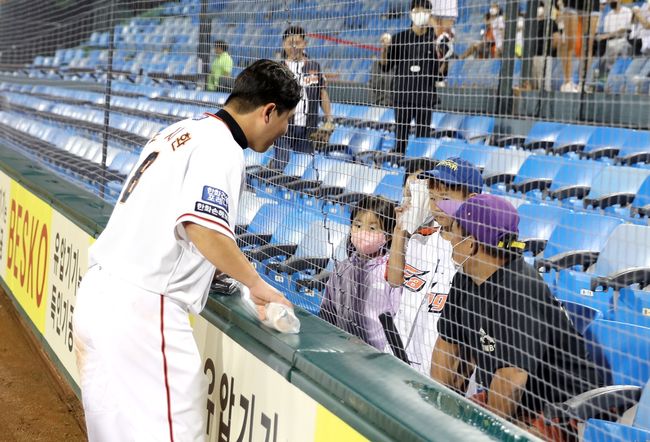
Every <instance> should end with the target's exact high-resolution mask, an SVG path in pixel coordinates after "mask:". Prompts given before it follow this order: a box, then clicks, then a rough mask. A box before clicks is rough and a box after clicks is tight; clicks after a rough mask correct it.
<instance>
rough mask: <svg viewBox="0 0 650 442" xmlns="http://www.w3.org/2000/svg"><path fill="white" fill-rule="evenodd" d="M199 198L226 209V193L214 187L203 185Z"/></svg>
mask: <svg viewBox="0 0 650 442" xmlns="http://www.w3.org/2000/svg"><path fill="white" fill-rule="evenodd" d="M201 199H202V200H203V201H205V202H208V203H212V204H216V205H217V206H219V207H222V208H223V209H225V210H229V209H228V194H227V193H226V192H224V191H223V190H221V189H217V188H216V187H210V186H203V195H202V196H201Z"/></svg>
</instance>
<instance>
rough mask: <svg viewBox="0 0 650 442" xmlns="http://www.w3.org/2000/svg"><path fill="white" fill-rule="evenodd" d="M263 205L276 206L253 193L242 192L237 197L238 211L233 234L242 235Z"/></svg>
mask: <svg viewBox="0 0 650 442" xmlns="http://www.w3.org/2000/svg"><path fill="white" fill-rule="evenodd" d="M265 204H271V205H274V204H275V205H277V202H274V201H273V200H272V199H270V198H264V197H259V196H257V195H255V193H253V192H249V191H246V190H245V191H243V192H242V193H241V195H240V197H239V210H238V211H237V220H236V222H235V233H236V234H238V235H239V234H241V233H243V232H244V231H245V230H246V228H247V227H248V225H249V224H250V223H251V221H253V218H255V215H257V212H258V211H259V210H260V208H261V207H262V206H263V205H265Z"/></svg>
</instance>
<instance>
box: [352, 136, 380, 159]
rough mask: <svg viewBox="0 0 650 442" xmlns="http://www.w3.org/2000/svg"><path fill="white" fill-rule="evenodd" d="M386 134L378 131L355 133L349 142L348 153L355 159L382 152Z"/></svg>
mask: <svg viewBox="0 0 650 442" xmlns="http://www.w3.org/2000/svg"><path fill="white" fill-rule="evenodd" d="M384 136H385V135H384V133H383V132H380V131H378V130H363V131H359V132H357V133H355V134H354V135H353V136H352V138H350V141H349V142H348V151H349V153H350V154H351V155H352V156H353V157H354V158H359V155H360V154H364V153H366V152H377V151H380V150H382V145H383V141H384Z"/></svg>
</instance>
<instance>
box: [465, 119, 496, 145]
mask: <svg viewBox="0 0 650 442" xmlns="http://www.w3.org/2000/svg"><path fill="white" fill-rule="evenodd" d="M493 130H494V117H486V116H480V115H479V116H467V117H465V119H464V120H463V122H462V123H461V125H460V135H461V137H462V138H463V139H465V140H467V141H468V142H470V143H473V142H477V141H485V140H487V139H488V138H489V137H490V136H491V135H492V131H493Z"/></svg>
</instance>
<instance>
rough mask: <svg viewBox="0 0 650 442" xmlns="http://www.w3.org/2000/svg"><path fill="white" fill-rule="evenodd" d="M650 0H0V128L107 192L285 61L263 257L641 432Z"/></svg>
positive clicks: (491, 395) (506, 393)
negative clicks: (156, 139) (254, 67)
mask: <svg viewBox="0 0 650 442" xmlns="http://www.w3.org/2000/svg"><path fill="white" fill-rule="evenodd" d="M649 5H650V3H645V2H642V3H631V2H611V3H598V2H596V1H594V0H583V1H579V0H564V1H562V0H560V1H557V2H553V3H551V2H549V1H546V2H542V1H539V0H528V1H523V0H522V1H517V0H506V1H500V2H496V3H494V4H489V3H488V2H487V1H478V0H433V2H432V4H431V3H429V2H428V0H424V1H413V2H411V1H405V0H403V1H398V0H393V1H384V0H363V1H342V0H328V1H321V0H277V1H264V2H256V1H249V0H245V1H215V0H203V1H198V0H184V1H181V2H159V1H147V2H145V1H134V0H132V1H118V0H113V1H95V2H91V1H88V2H82V1H77V2H69V1H49V2H48V1H33V2H19V1H6V2H3V3H2V5H0V64H1V66H0V70H1V71H2V72H1V73H0V94H1V97H2V109H1V110H0V133H1V134H2V138H1V140H2V143H3V144H5V145H7V146H10V147H12V148H15V149H17V150H20V151H21V152H23V153H24V154H26V155H28V156H30V157H32V158H33V159H34V160H35V161H39V162H41V163H43V164H46V165H47V166H48V167H50V168H52V169H53V170H54V171H56V172H57V173H59V174H61V175H62V176H65V177H66V178H68V179H69V180H70V181H73V182H75V183H78V184H79V185H81V186H83V187H85V188H87V189H88V190H90V191H92V192H95V193H97V194H99V195H100V196H102V197H103V198H105V199H107V200H109V201H116V200H117V199H118V197H119V194H120V192H121V189H122V187H123V185H124V183H125V180H126V178H127V176H128V175H129V173H130V172H131V170H132V169H133V168H134V166H136V165H138V164H139V153H140V151H141V149H142V146H143V145H144V144H145V143H146V142H147V140H148V139H150V138H151V137H152V136H154V135H155V134H156V133H158V132H159V131H160V130H162V129H163V128H165V127H167V126H168V125H170V124H172V123H174V122H176V121H179V120H182V119H184V118H190V117H194V116H199V115H201V114H202V113H203V112H205V111H210V112H214V111H215V110H216V109H218V108H220V107H221V106H222V105H223V104H224V102H225V99H226V98H227V96H228V91H229V90H230V88H231V87H232V84H233V79H234V77H236V76H237V75H238V74H239V72H241V71H242V70H243V69H244V68H245V67H246V66H247V65H248V64H250V63H251V62H252V61H254V60H257V59H259V58H270V59H275V60H279V61H280V60H281V61H284V62H285V63H286V64H287V66H288V67H289V68H290V69H291V70H292V71H294V73H295V74H296V76H297V78H298V79H299V81H300V82H301V84H302V85H303V87H304V99H303V101H301V102H300V103H299V105H298V108H297V113H296V116H295V117H294V120H293V124H292V125H291V126H290V128H289V131H288V133H287V135H286V136H285V137H283V138H282V139H280V140H278V141H277V142H276V145H275V147H274V148H272V149H271V150H270V151H268V152H267V153H264V154H258V153H255V152H253V151H250V150H247V151H246V152H245V158H246V169H247V177H246V185H245V188H244V189H243V192H242V195H241V203H240V207H239V212H238V220H237V225H236V226H233V227H234V229H235V231H236V233H237V234H238V235H239V240H238V241H239V245H240V246H241V248H242V250H244V251H245V253H246V255H247V256H248V257H249V258H250V260H251V261H252V262H253V263H254V264H255V266H256V268H257V269H258V271H259V272H260V273H261V274H262V275H263V277H264V278H265V279H266V280H267V281H269V282H270V283H271V284H273V285H274V286H276V287H277V288H279V289H280V290H281V291H282V292H283V293H285V294H286V296H287V297H288V298H289V299H290V300H291V301H292V302H294V303H295V304H296V305H299V306H301V307H303V308H305V309H307V310H308V311H310V312H312V313H313V314H315V315H320V316H321V317H322V318H324V319H325V320H327V321H329V322H331V323H333V324H334V325H337V326H339V327H341V328H343V329H344V330H346V331H348V332H350V333H351V334H353V335H355V336H357V337H358V338H360V339H363V340H364V341H366V342H368V343H369V344H370V345H373V346H375V347H376V348H378V349H379V350H381V351H386V352H390V353H393V354H395V355H396V356H397V357H399V358H401V359H402V360H404V361H405V362H406V363H408V364H410V365H411V366H412V367H413V368H414V369H415V370H418V371H419V372H421V373H422V374H424V375H425V376H433V377H434V378H435V379H437V380H439V381H442V382H444V383H446V384H447V385H449V386H451V387H452V388H454V389H456V390H457V391H458V392H459V394H464V395H467V396H472V397H473V398H474V399H475V400H477V401H479V402H484V404H485V406H486V407H488V408H489V409H491V410H493V411H496V412H497V413H499V414H500V415H502V416H504V417H507V418H509V419H511V420H513V421H515V422H517V423H518V424H519V425H521V426H523V427H525V428H528V429H529V430H530V431H531V432H533V433H535V434H538V435H539V434H544V435H545V437H547V438H549V439H553V438H556V440H560V439H557V437H559V436H558V435H559V434H562V435H563V436H565V437H579V438H580V439H581V440H585V441H594V440H621V441H623V440H645V439H647V438H649V437H650V436H649V435H650V422H649V420H650V388H649V387H647V385H648V380H649V378H650V294H649V293H648V290H647V286H648V284H649V283H650V227H648V210H649V208H650V178H648V177H649V176H650V168H649V167H648V163H649V162H648V159H649V158H650V133H649V132H648V131H647V129H648V123H649V121H650V117H649V115H650V112H649V110H650V99H649V98H648V95H649V85H650V79H649V77H648V75H649V74H650V60H649V59H648V57H647V53H648V51H650V6H649ZM427 171H429V173H426V172H427ZM423 172H424V174H423ZM474 194H481V195H482V196H479V197H476V196H475V195H474ZM485 195H490V196H487V197H486V196H485ZM443 201H444V202H443ZM450 201H451V203H450ZM504 201H505V202H504ZM460 202H466V205H465V206H460V207H459V204H460ZM459 264H462V270H461V271H459V270H458V268H459ZM441 317H442V318H443V319H440V318H441ZM432 360H433V363H432ZM470 378H471V379H470ZM604 386H608V387H607V388H601V389H599V390H595V391H594V389H596V388H599V387H604ZM567 401H568V402H567ZM542 416H543V417H544V418H542Z"/></svg>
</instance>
